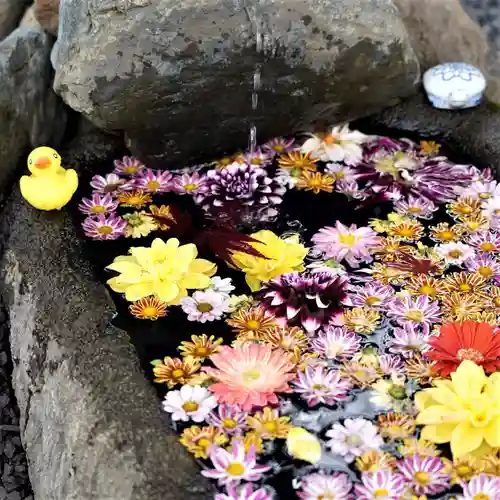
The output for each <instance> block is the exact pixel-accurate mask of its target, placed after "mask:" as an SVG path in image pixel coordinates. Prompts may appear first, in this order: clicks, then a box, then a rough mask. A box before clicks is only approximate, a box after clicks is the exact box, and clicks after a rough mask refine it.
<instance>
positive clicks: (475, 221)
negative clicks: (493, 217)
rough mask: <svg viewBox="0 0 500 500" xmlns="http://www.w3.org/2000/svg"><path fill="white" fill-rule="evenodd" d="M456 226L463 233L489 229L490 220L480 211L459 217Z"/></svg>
mask: <svg viewBox="0 0 500 500" xmlns="http://www.w3.org/2000/svg"><path fill="white" fill-rule="evenodd" d="M458 226H459V227H460V228H461V230H462V231H463V232H464V233H477V232H481V231H487V230H488V229H490V220H489V219H488V218H487V217H485V216H484V215H482V214H481V213H477V214H474V215H470V216H468V217H460V224H458Z"/></svg>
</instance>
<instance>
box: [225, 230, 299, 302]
mask: <svg viewBox="0 0 500 500" xmlns="http://www.w3.org/2000/svg"><path fill="white" fill-rule="evenodd" d="M250 236H251V237H252V238H253V239H254V240H257V242H255V243H250V245H252V246H253V247H254V248H255V249H256V250H257V251H258V252H260V253H261V255H263V256H264V257H265V258H262V257H255V256H253V255H249V254H247V253H243V252H234V253H233V262H234V264H235V265H236V266H237V267H238V268H239V269H241V270H242V271H243V272H244V273H245V275H246V276H245V279H246V282H247V284H248V286H249V287H250V290H252V292H256V291H258V290H260V289H261V287H262V282H263V281H269V280H271V279H273V278H276V277H277V276H281V275H282V274H286V273H291V272H293V271H303V270H304V258H305V256H306V254H307V248H306V247H305V246H304V245H302V243H300V241H299V237H298V236H297V235H293V236H290V237H288V238H280V237H279V236H277V235H276V234H274V233H273V232H272V231H268V230H262V231H257V232H256V233H253V234H251V235H250Z"/></svg>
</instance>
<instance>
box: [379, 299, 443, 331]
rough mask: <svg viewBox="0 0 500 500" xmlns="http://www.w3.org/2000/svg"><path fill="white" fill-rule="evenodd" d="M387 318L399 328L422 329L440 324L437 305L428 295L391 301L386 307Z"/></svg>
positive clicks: (439, 313)
mask: <svg viewBox="0 0 500 500" xmlns="http://www.w3.org/2000/svg"><path fill="white" fill-rule="evenodd" d="M387 316H389V318H391V319H393V320H394V321H395V322H396V323H397V324H398V325H400V326H405V325H413V326H420V327H421V328H424V329H427V328H429V327H430V326H431V325H432V324H433V323H440V322H441V321H440V316H441V312H440V310H439V305H438V304H437V302H435V301H433V300H431V299H430V298H429V296H428V295H419V296H417V297H409V296H407V297H402V298H400V297H396V298H394V299H392V300H391V301H390V302H389V303H388V305H387Z"/></svg>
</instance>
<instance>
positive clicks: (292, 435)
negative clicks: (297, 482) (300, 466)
mask: <svg viewBox="0 0 500 500" xmlns="http://www.w3.org/2000/svg"><path fill="white" fill-rule="evenodd" d="M286 447H287V450H288V453H289V454H290V455H291V456H292V457H293V458H296V459H298V460H303V461H305V462H309V463H311V464H315V463H317V462H319V460H320V458H321V454H322V450H321V443H320V441H319V439H318V438H317V437H316V436H315V435H314V434H311V433H310V432H308V431H306V430H305V429H303V428H302V427H293V428H292V429H290V431H289V432H288V436H287V438H286Z"/></svg>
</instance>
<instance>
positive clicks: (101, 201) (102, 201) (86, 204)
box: [78, 193, 118, 215]
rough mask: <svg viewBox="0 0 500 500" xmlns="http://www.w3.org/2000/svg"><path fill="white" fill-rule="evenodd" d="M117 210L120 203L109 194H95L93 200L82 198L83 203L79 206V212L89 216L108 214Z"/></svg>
mask: <svg viewBox="0 0 500 500" xmlns="http://www.w3.org/2000/svg"><path fill="white" fill-rule="evenodd" d="M117 208H118V202H117V201H115V200H114V199H113V197H112V196H111V194H109V193H108V194H105V195H102V194H100V193H94V194H93V195H92V198H82V202H81V203H80V204H79V205H78V210H80V212H83V213H84V214H87V215H97V214H108V213H110V212H114V211H115V210H116V209H117Z"/></svg>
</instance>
